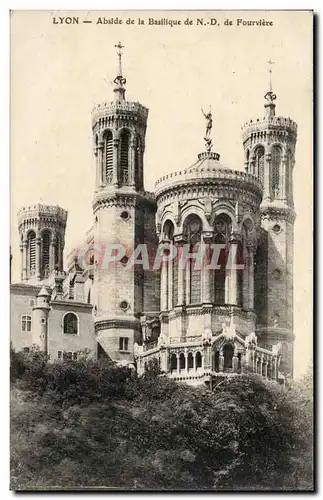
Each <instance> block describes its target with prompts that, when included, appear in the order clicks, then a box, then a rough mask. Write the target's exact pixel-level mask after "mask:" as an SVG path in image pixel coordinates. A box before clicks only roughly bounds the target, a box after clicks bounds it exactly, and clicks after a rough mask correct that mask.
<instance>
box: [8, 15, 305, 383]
mask: <svg viewBox="0 0 323 500" xmlns="http://www.w3.org/2000/svg"><path fill="white" fill-rule="evenodd" d="M68 15H73V16H76V17H77V16H79V18H80V21H79V22H80V24H78V25H66V24H53V16H55V17H56V18H58V17H66V16H68ZM103 16H105V17H106V18H111V17H114V18H116V17H117V16H118V17H119V18H122V19H123V21H124V23H125V21H126V19H127V18H129V17H131V18H133V19H135V24H134V25H127V24H123V25H108V24H106V25H103V24H96V21H97V19H98V17H103ZM139 17H140V18H141V19H144V20H145V21H146V25H145V26H142V25H141V26H139V25H138V24H137V19H138V18H139ZM149 17H153V18H155V19H162V18H168V19H173V20H174V19H176V20H181V21H182V26H176V27H175V26H174V27H172V28H171V27H170V26H149V25H147V22H148V18H149ZM186 18H190V19H192V20H193V25H190V26H187V25H184V24H183V23H184V21H185V19H186ZM196 18H203V19H204V20H205V21H208V20H209V19H210V18H216V19H217V20H218V25H216V26H211V25H205V26H196ZM238 18H243V19H244V20H259V19H266V20H269V21H272V22H273V24H274V25H273V26H271V27H269V26H268V27H259V26H255V27H250V26H249V27H237V26H235V21H236V19H238ZM84 19H87V20H92V24H83V23H82V22H81V21H82V20H84ZM225 19H230V20H232V21H233V26H225V25H224V20H225ZM118 40H121V41H122V42H123V44H124V45H125V49H124V57H123V67H124V76H125V77H126V78H127V85H126V88H127V93H126V97H127V99H128V100H130V101H131V100H133V101H140V102H141V103H142V104H143V105H145V106H147V107H148V108H149V118H148V128H147V135H146V152H145V187H146V189H148V190H153V189H154V182H155V180H156V179H157V178H159V177H160V176H161V175H163V174H164V173H167V172H171V171H174V170H180V169H182V168H185V167H187V166H189V165H191V164H192V163H194V162H195V161H196V158H197V154H198V153H199V152H200V151H202V150H203V149H204V145H203V135H204V127H205V120H204V118H203V116H202V113H201V107H204V109H208V107H209V105H211V106H212V111H213V119H214V121H213V131H212V134H213V143H214V144H215V147H214V150H215V151H217V152H219V153H220V155H221V162H222V163H223V164H224V165H226V166H229V167H231V168H234V169H237V170H243V168H244V165H243V147H242V141H241V125H243V123H244V122H246V121H248V120H249V119H251V118H253V119H255V118H257V117H259V118H262V117H263V114H264V110H263V103H264V99H263V96H264V93H265V91H266V90H267V87H268V73H267V64H266V61H268V59H269V58H271V59H272V60H273V61H275V64H274V65H273V88H274V91H275V93H276V94H277V101H276V104H277V108H276V114H279V115H282V116H285V117H288V116H290V117H291V118H292V119H293V120H295V121H296V122H297V123H298V141H297V148H296V164H295V173H294V199H295V209H296V212H297V219H296V222H295V255H294V257H295V258H294V269H295V280H294V290H295V335H296V343H295V372H296V375H297V374H300V373H302V372H303V371H304V369H306V367H307V365H308V362H309V356H310V353H311V348H312V315H313V313H312V303H311V279H312V276H311V270H312V219H311V216H312V171H313V165H312V135H313V134H312V18H311V15H310V14H309V13H306V12H282V11H280V12H267V13H264V12H252V13H251V12H248V11H245V12H240V13H239V12H238V11H231V12H227V13H226V12H224V11H221V12H203V13H198V12H196V11H191V12H187V13H184V12H182V11H181V12H174V11H173V12H166V11H162V12H154V13H150V14H149V13H147V12H145V13H142V12H134V11H133V12H131V11H129V12H128V13H124V14H121V13H116V12H114V13H113V15H111V12H105V13H103V12H101V13H100V12H98V11H93V12H85V11H84V12H79V13H77V12H75V11H74V12H70V13H68V12H65V13H64V12H59V13H58V12H56V13H53V12H49V11H47V12H46V11H34V12H32V11H29V12H17V11H16V12H14V13H13V14H12V24H11V113H12V115H11V117H12V119H11V245H12V253H13V280H16V281H17V280H19V279H20V252H19V239H18V231H17V215H16V214H17V212H18V210H19V208H20V207H21V206H25V205H29V204H34V203H35V202H37V201H39V200H40V199H42V200H43V202H44V203H47V204H59V205H61V206H62V207H63V208H65V209H67V210H68V212H69V215H68V224H67V232H66V245H65V255H66V254H67V253H68V252H69V250H71V249H72V248H74V247H75V246H78V245H81V244H82V242H83V239H84V234H85V232H86V230H87V229H88V228H89V227H90V226H91V224H92V209H91V199H92V195H93V190H94V177H95V168H94V161H93V157H92V131H91V109H92V107H93V106H94V104H95V103H99V102H102V101H109V100H112V99H113V85H112V83H111V82H112V81H113V79H114V77H115V75H116V69H117V58H116V52H115V48H114V45H115V43H116V42H117V41H118Z"/></svg>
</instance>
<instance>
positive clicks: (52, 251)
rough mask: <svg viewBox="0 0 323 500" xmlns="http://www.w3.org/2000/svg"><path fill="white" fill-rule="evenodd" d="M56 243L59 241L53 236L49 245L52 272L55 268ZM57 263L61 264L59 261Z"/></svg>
mask: <svg viewBox="0 0 323 500" xmlns="http://www.w3.org/2000/svg"><path fill="white" fill-rule="evenodd" d="M55 244H58V243H57V241H56V238H55V237H53V238H51V240H50V245H49V270H50V272H51V271H53V270H54V269H55ZM59 251H60V249H59ZM58 253H59V252H58ZM57 265H58V266H59V261H58V262H57Z"/></svg>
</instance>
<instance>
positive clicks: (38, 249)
mask: <svg viewBox="0 0 323 500" xmlns="http://www.w3.org/2000/svg"><path fill="white" fill-rule="evenodd" d="M42 257H43V256H42V255H41V238H40V236H38V235H37V237H36V273H35V276H36V278H37V279H39V278H40V272H41V271H40V266H41V260H42Z"/></svg>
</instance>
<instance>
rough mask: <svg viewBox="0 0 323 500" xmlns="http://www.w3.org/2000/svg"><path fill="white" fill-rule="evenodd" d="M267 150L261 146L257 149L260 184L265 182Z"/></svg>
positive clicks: (257, 171)
mask: <svg viewBox="0 0 323 500" xmlns="http://www.w3.org/2000/svg"><path fill="white" fill-rule="evenodd" d="M264 166H265V149H264V148H263V147H262V146H261V147H259V148H257V149H256V173H257V177H258V179H259V180H260V182H262V183H263V182H264Z"/></svg>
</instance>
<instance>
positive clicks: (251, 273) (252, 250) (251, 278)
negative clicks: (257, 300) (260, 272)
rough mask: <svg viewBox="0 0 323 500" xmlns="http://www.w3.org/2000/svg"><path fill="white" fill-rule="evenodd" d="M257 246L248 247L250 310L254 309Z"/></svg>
mask: <svg viewBox="0 0 323 500" xmlns="http://www.w3.org/2000/svg"><path fill="white" fill-rule="evenodd" d="M256 249H257V247H256V245H255V244H251V245H249V246H248V253H249V258H248V263H249V266H248V267H249V283H248V285H249V286H248V295H249V305H248V308H249V309H251V310H253V309H254V255H255V253H256Z"/></svg>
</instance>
